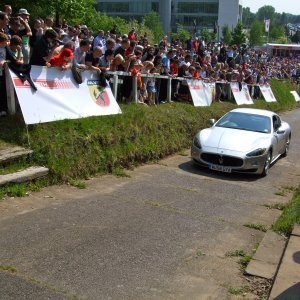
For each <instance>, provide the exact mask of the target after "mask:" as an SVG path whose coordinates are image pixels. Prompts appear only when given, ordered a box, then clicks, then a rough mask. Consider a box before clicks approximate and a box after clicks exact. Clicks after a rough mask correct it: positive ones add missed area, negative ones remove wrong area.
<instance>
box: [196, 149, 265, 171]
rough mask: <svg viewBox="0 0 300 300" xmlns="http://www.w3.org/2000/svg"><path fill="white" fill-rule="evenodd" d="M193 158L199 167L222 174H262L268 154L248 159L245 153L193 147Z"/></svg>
mask: <svg viewBox="0 0 300 300" xmlns="http://www.w3.org/2000/svg"><path fill="white" fill-rule="evenodd" d="M191 157H192V159H193V160H194V161H195V162H196V163H197V164H199V165H201V166H204V167H208V168H210V169H212V170H217V171H222V172H227V173H231V172H239V173H251V174H261V173H262V172H263V170H264V165H265V162H266V157H267V153H265V154H264V155H261V156H254V157H247V156H246V154H245V153H240V152H235V151H228V150H224V149H217V148H209V147H204V148H202V149H199V148H197V147H196V146H195V145H192V147H191Z"/></svg>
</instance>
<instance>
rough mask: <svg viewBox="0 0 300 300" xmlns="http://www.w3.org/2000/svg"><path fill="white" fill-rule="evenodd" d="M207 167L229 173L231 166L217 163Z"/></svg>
mask: <svg viewBox="0 0 300 300" xmlns="http://www.w3.org/2000/svg"><path fill="white" fill-rule="evenodd" d="M209 168H210V169H211V170H214V171H220V172H224V173H231V168H229V167H224V166H219V165H210V166H209Z"/></svg>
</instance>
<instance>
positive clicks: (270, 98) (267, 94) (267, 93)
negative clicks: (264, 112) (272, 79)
mask: <svg viewBox="0 0 300 300" xmlns="http://www.w3.org/2000/svg"><path fill="white" fill-rule="evenodd" d="M259 88H260V91H261V93H262V95H263V97H264V98H265V100H266V102H276V98H275V96H274V94H273V92H272V89H271V87H270V86H269V85H267V84H264V85H260V86H259Z"/></svg>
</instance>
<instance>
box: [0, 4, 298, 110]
mask: <svg viewBox="0 0 300 300" xmlns="http://www.w3.org/2000/svg"><path fill="white" fill-rule="evenodd" d="M8 60H10V61H11V60H13V61H14V63H15V64H30V65H39V66H48V67H57V68H60V69H61V70H62V71H63V70H66V69H68V68H72V70H73V69H76V70H77V72H78V71H79V72H80V71H82V70H93V71H97V72H98V73H99V74H104V73H105V72H108V71H112V72H113V71H122V72H127V73H128V74H131V75H132V76H137V78H138V80H137V82H138V98H139V102H140V103H143V104H147V105H156V104H158V103H163V102H165V101H166V97H167V95H166V91H167V89H166V80H164V79H155V76H154V75H166V76H172V77H173V78H176V77H185V78H195V79H201V80H203V81H214V82H217V84H216V96H215V99H214V100H215V101H218V100H220V99H223V98H226V97H227V96H228V95H226V94H227V90H228V89H227V88H226V83H228V82H232V81H236V82H239V83H242V82H245V83H247V84H249V88H251V85H253V84H265V83H267V82H268V80H269V79H270V78H272V77H273V78H278V79H284V78H289V79H291V80H294V81H295V82H298V83H299V78H300V65H299V63H300V56H298V55H296V54H294V55H293V54H291V55H290V56H289V57H284V58H281V57H271V56H269V55H268V54H267V53H266V52H263V51H255V50H254V49H252V48H249V47H247V45H226V44H224V43H222V42H220V43H219V42H209V41H205V40H204V39H202V38H198V37H195V38H194V39H192V38H191V39H189V40H188V41H185V42H182V41H179V40H174V39H172V40H170V39H169V38H168V36H164V37H162V39H161V41H160V42H159V43H158V44H153V45H150V44H149V42H148V38H147V33H144V34H143V35H138V34H137V33H136V31H135V28H132V29H131V30H130V32H128V33H127V34H126V33H120V32H118V28H117V26H114V27H113V28H112V29H111V30H110V31H107V32H104V31H103V30H99V31H98V33H97V35H96V36H94V35H93V33H92V31H91V30H89V29H88V28H87V26H85V25H75V26H70V25H68V23H67V22H66V21H65V22H63V24H60V25H59V26H54V22H53V18H52V17H50V16H49V17H46V18H45V19H36V20H30V13H29V12H28V11H27V9H24V8H20V9H19V10H18V11H17V12H16V13H14V12H13V9H12V7H11V6H10V5H5V6H4V8H3V11H2V12H0V90H1V94H0V97H1V100H0V116H1V115H5V114H6V112H7V106H6V105H7V104H6V95H5V80H4V78H5V76H4V71H3V65H4V63H5V62H7V61H8ZM142 74H144V75H148V76H141V75H142ZM120 90H121V91H120V97H121V99H123V100H124V101H127V100H128V99H130V97H131V94H132V80H131V78H130V77H124V83H123V88H122V89H120ZM172 93H173V94H172V96H173V99H176V97H177V99H179V97H178V95H188V89H187V86H185V85H184V83H182V81H176V80H172ZM252 95H253V96H254V98H256V97H258V96H259V95H258V92H257V90H255V89H254V90H253V92H252Z"/></svg>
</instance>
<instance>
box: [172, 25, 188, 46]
mask: <svg viewBox="0 0 300 300" xmlns="http://www.w3.org/2000/svg"><path fill="white" fill-rule="evenodd" d="M170 36H171V37H172V38H173V39H176V40H177V39H178V40H180V41H181V42H185V41H187V40H188V39H190V37H191V35H190V33H189V32H188V31H187V30H185V29H184V27H183V26H182V25H181V24H177V31H176V32H174V33H173V32H172V33H170Z"/></svg>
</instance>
